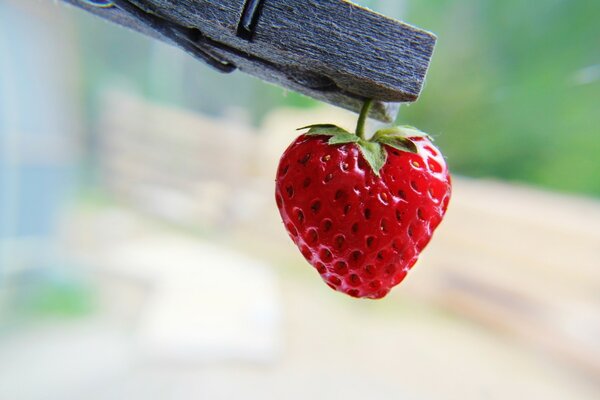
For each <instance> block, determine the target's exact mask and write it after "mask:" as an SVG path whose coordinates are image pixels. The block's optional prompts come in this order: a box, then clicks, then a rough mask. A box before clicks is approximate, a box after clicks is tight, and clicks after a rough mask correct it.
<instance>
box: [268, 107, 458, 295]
mask: <svg viewBox="0 0 600 400" xmlns="http://www.w3.org/2000/svg"><path fill="white" fill-rule="evenodd" d="M369 107H370V101H368V102H366V103H365V107H363V111H362V112H361V118H360V119H359V123H358V127H357V131H356V134H353V133H350V132H348V131H345V130H343V129H342V128H339V127H337V126H335V125H330V124H324V125H312V126H309V127H306V128H301V129H307V128H308V132H307V133H305V134H303V135H301V136H300V137H298V138H297V139H296V140H295V141H294V142H293V143H292V144H291V145H290V146H289V147H288V149H287V150H286V151H285V153H284V154H283V156H282V157H281V161H280V163H279V168H278V171H277V179H276V201H277V207H278V208H279V212H280V214H281V217H282V219H283V222H284V224H285V227H286V229H287V231H288V233H289V235H290V237H291V238H292V240H293V241H294V243H296V245H297V246H298V248H299V249H300V251H301V252H302V254H303V255H304V257H305V258H306V260H307V261H308V262H309V263H310V264H312V265H313V266H314V267H315V268H316V270H317V271H318V272H319V274H320V275H321V277H322V278H323V279H324V280H325V282H326V283H327V284H328V285H329V286H330V287H331V288H333V289H335V290H338V291H341V292H344V293H346V294H349V295H350V296H353V297H366V298H374V299H377V298H381V297H383V296H385V295H386V294H387V293H388V292H389V291H390V289H391V288H392V287H393V286H395V285H397V284H399V283H400V282H401V281H402V280H403V279H404V277H405V276H406V274H407V272H408V271H409V270H410V268H411V267H412V266H413V265H414V264H415V262H416V261H417V258H418V256H419V253H420V252H421V250H422V249H423V248H424V247H425V246H426V245H427V243H429V240H430V239H431V236H432V234H433V231H434V230H435V229H436V227H437V226H438V225H439V223H440V222H441V220H442V218H443V216H444V214H445V212H446V208H447V206H448V201H449V200H450V191H451V183H450V175H449V173H448V169H447V167H446V162H445V160H444V157H443V156H442V155H441V153H440V151H439V150H438V149H437V148H436V147H435V146H434V145H433V144H432V143H431V140H430V138H429V137H428V136H427V135H425V134H424V133H422V132H420V131H418V130H416V129H415V128H412V127H406V126H404V127H392V128H385V129H382V130H379V131H378V132H376V133H375V134H374V135H373V137H372V138H371V139H370V140H366V139H364V134H363V132H364V121H365V118H366V115H367V113H368V111H369Z"/></svg>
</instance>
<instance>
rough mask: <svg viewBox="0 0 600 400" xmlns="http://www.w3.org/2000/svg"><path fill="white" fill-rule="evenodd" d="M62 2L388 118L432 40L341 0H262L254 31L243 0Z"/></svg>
mask: <svg viewBox="0 0 600 400" xmlns="http://www.w3.org/2000/svg"><path fill="white" fill-rule="evenodd" d="M64 1H66V2H68V3H71V4H74V5H77V6H79V7H82V8H84V9H86V10H88V11H91V12H93V13H95V14H97V15H99V16H101V17H104V18H107V19H110V20H112V21H114V22H117V23H119V24H121V25H124V26H128V27H131V28H133V29H135V30H138V31H140V32H142V33H144V34H148V35H151V36H153V37H157V38H160V39H162V40H165V41H167V42H170V43H172V44H175V45H178V46H180V47H183V48H184V50H186V51H188V52H189V53H191V54H193V55H194V56H196V57H200V58H206V53H208V54H209V55H212V56H215V57H216V58H218V59H221V60H225V61H226V62H225V64H227V65H230V64H233V66H235V67H237V68H238V69H240V70H241V71H244V72H246V73H249V74H252V75H255V76H257V77H259V78H261V79H263V80H265V81H268V82H271V83H274V84H278V85H280V86H283V87H285V88H289V89H292V90H295V91H298V92H300V93H303V94H305V95H308V96H311V97H313V98H316V99H318V100H322V101H325V102H328V103H331V104H334V105H337V106H340V107H343V108H347V109H350V110H353V111H358V110H359V109H360V106H361V104H362V101H363V100H364V99H365V98H372V99H375V100H376V101H377V102H376V105H375V107H374V109H373V111H372V114H371V116H372V117H374V118H377V119H380V120H384V121H390V120H392V119H394V118H395V116H396V113H397V110H398V104H397V103H399V102H412V101H415V100H416V99H417V98H418V96H419V93H420V91H421V88H422V86H423V81H424V79H425V74H426V72H427V68H428V65H429V61H430V58H431V55H432V52H433V47H434V45H435V36H434V35H432V34H430V33H428V32H425V31H422V30H420V29H417V28H414V27H412V26H409V25H407V24H404V23H402V22H399V21H395V20H392V19H389V18H386V17H384V16H382V15H379V14H376V13H374V12H371V11H369V10H366V9H364V8H361V7H359V6H356V5H354V4H352V3H350V2H347V1H342V0H286V1H284V0H263V1H262V2H261V6H260V14H259V15H258V19H257V22H256V24H255V26H254V32H252V35H251V37H248V36H245V35H240V34H238V26H239V24H240V20H241V18H242V14H243V11H244V6H245V1H244V0H227V1H225V0H131V1H124V0H116V1H114V3H115V4H116V5H117V7H111V8H97V7H93V6H90V5H89V4H86V3H85V2H84V1H82V0H64ZM132 6H133V8H134V9H136V10H137V11H139V12H140V15H141V17H140V15H137V16H133V15H132V13H131V12H129V11H130V10H128V9H129V8H131V7H132ZM142 14H143V15H142ZM146 17H148V18H146ZM149 18H150V20H149ZM149 21H150V23H149ZM173 27H178V28H181V29H180V30H179V29H174V28H173ZM197 44H200V45H201V48H202V49H203V50H204V51H205V52H204V53H199V51H198V48H197V47H195V46H196V45H197ZM209 61H210V60H209ZM217 66H218V65H217Z"/></svg>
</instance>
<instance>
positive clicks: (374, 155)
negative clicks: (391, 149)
mask: <svg viewBox="0 0 600 400" xmlns="http://www.w3.org/2000/svg"><path fill="white" fill-rule="evenodd" d="M358 148H359V149H360V152H361V154H362V156H363V157H364V158H365V160H366V161H367V163H369V166H370V167H371V169H372V170H373V172H374V173H375V175H377V176H379V171H381V168H383V166H384V165H385V160H386V159H387V152H386V151H385V149H384V148H383V146H382V145H381V144H379V143H377V142H369V141H366V140H362V139H360V140H359V142H358Z"/></svg>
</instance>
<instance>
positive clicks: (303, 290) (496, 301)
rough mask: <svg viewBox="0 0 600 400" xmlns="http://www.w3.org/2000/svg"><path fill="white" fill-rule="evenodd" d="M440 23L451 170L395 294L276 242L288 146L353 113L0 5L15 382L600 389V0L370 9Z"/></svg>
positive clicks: (68, 21)
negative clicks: (446, 199) (334, 273)
mask: <svg viewBox="0 0 600 400" xmlns="http://www.w3.org/2000/svg"><path fill="white" fill-rule="evenodd" d="M358 3H360V4H361V5H365V6H368V7H370V8H372V9H373V10H375V11H379V12H381V13H383V14H386V15H389V16H392V17H396V18H400V19H402V20H405V21H409V22H410V23H412V24H415V25H417V26H419V27H422V28H424V29H427V30H431V31H433V32H435V33H436V34H437V35H438V37H439V41H438V45H437V47H436V51H435V54H434V57H433V62H432V65H431V69H430V72H429V75H428V80H427V84H426V86H425V88H424V91H423V94H422V97H421V99H420V101H419V102H418V103H417V104H414V105H411V106H404V107H402V109H401V112H400V115H399V121H400V122H402V123H408V124H411V125H415V126H418V127H419V128H420V129H422V130H425V131H428V132H430V133H431V134H432V135H433V136H434V137H435V138H436V141H437V144H438V146H439V147H440V148H441V149H442V150H443V151H444V153H445V154H446V156H447V159H448V163H449V165H450V168H451V170H452V171H453V172H454V176H455V188H454V193H453V199H452V202H451V204H450V208H449V211H448V214H447V218H446V220H445V222H444V223H443V224H442V225H441V226H440V228H439V230H438V231H437V233H436V235H435V236H434V239H433V240H432V242H431V244H430V245H429V246H428V248H427V249H426V251H425V253H424V254H423V255H422V258H421V260H420V261H419V263H418V266H417V267H416V268H415V269H414V270H413V271H412V273H411V274H410V276H409V277H408V278H407V279H406V280H405V282H404V283H403V284H402V285H401V286H400V287H398V288H396V290H394V291H393V292H392V293H391V294H390V295H389V296H388V297H387V298H386V299H384V300H381V301H359V300H355V299H351V298H347V297H346V296H344V295H342V294H338V293H335V292H333V291H331V290H330V289H329V288H328V287H327V286H326V285H324V284H323V283H322V282H321V280H320V278H319V277H318V275H317V274H316V273H315V272H313V270H312V268H310V267H309V266H308V265H307V264H306V263H305V262H304V261H303V258H302V256H301V255H300V254H299V252H298V251H297V249H296V248H295V247H294V245H293V244H292V243H291V241H290V240H289V239H288V238H287V236H286V234H285V232H284V229H283V227H282V226H281V223H280V220H279V216H278V214H277V211H276V207H275V205H274V201H273V190H274V185H273V179H274V173H275V167H276V164H277V160H278V157H279V156H280V154H281V152H282V151H283V149H284V148H285V147H286V146H287V144H289V143H290V142H291V141H292V139H293V138H294V137H295V135H296V134H297V133H296V132H295V130H294V129H295V128H296V127H298V126H303V125H307V124H310V123H319V122H334V123H338V124H340V125H342V126H345V127H347V128H351V127H352V126H353V125H354V121H355V118H356V116H355V115H353V114H351V113H348V112H345V111H342V110H339V109H335V108H333V107H329V106H325V105H323V104H319V103H317V102H315V101H312V100H310V99H307V98H305V97H302V96H300V95H297V94H295V93H291V92H286V91H284V90H282V89H280V88H277V87H274V86H270V85H267V84H265V83H262V82H260V81H258V80H255V79H254V78H251V77H249V76H246V75H244V74H241V73H234V74H232V75H220V74H218V73H216V72H214V71H213V70H210V69H209V68H208V67H206V66H205V65H203V64H201V63H200V62H197V61H195V60H193V59H191V58H190V57H188V56H187V55H185V54H183V53H182V52H180V51H179V50H177V49H174V48H171V47H168V46H166V45H164V44H162V43H159V42H156V41H152V40H150V39H148V38H145V37H142V36H141V35H139V34H136V33H133V32H131V31H128V30H126V29H123V28H120V27H117V26H114V25H110V24H108V23H106V22H104V21H101V20H99V19H96V18H94V17H92V16H90V15H87V14H85V13H84V12H82V11H80V10H77V9H74V8H72V7H67V6H65V5H63V4H62V3H60V2H56V1H47V0H46V1H42V0H1V1H0V399H7V400H8V399H10V400H21V399H26V400H30V399H45V400H46V399H82V398H85V399H188V398H208V399H232V398H248V399H281V398H285V399H305V398H332V397H333V398H347V399H358V398H385V399H387V398H390V399H391V398H394V399H439V398H445V399H447V398H462V399H506V398H517V399H520V398H543V399H597V398H598V393H600V201H599V200H598V199H599V196H600V157H598V156H597V155H598V154H600V24H599V23H598V19H599V18H600V2H598V1H588V0H572V1H561V0H548V1H545V2H523V1H517V0H509V1H493V0H486V1H475V0H464V1H440V0H421V1H416V0H406V1H404V0H403V1H399V0H398V1H393V2H392V1H387V0H372V1H367V0H363V1H360V2H358Z"/></svg>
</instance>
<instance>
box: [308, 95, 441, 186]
mask: <svg viewBox="0 0 600 400" xmlns="http://www.w3.org/2000/svg"><path fill="white" fill-rule="evenodd" d="M372 103H373V101H372V100H367V101H365V103H364V105H363V107H362V110H361V112H360V116H359V118H358V122H357V125H356V132H355V133H352V132H349V131H347V130H345V129H344V128H341V127H339V126H337V125H333V124H315V125H308V126H303V127H302V128H298V130H304V129H308V131H307V132H306V133H305V135H307V136H329V142H328V143H329V144H330V145H339V144H346V143H356V145H357V146H358V148H359V149H360V152H361V154H362V156H363V157H364V158H365V160H366V161H367V163H368V164H369V165H370V166H371V169H372V170H373V172H374V173H375V175H377V176H379V172H380V171H381V168H383V166H384V165H385V162H386V160H387V151H386V150H385V146H383V145H387V146H390V147H392V148H394V149H397V150H400V151H406V152H409V153H415V154H417V153H418V150H417V146H416V145H415V143H414V142H413V141H412V140H411V138H415V137H426V138H428V139H429V140H432V139H431V137H430V136H429V135H427V134H426V133H424V132H421V131H420V130H418V129H417V128H415V127H413V126H409V125H400V126H390V127H387V128H382V129H379V130H378V131H376V132H375V133H374V134H373V136H372V137H371V138H370V139H366V138H365V134H364V129H365V122H366V119H367V116H368V114H369V111H370V109H371V105H372Z"/></svg>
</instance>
